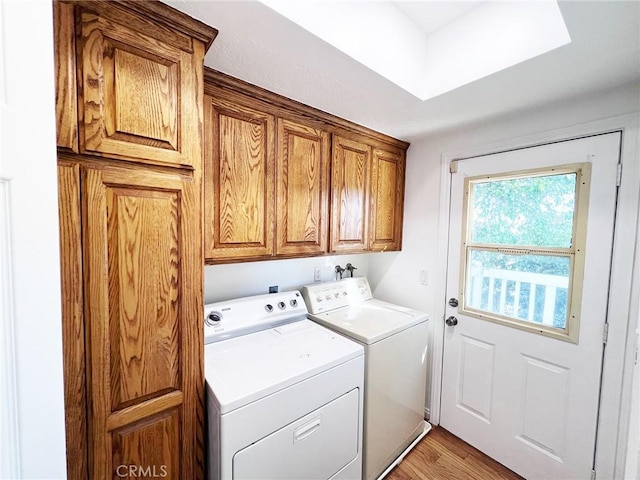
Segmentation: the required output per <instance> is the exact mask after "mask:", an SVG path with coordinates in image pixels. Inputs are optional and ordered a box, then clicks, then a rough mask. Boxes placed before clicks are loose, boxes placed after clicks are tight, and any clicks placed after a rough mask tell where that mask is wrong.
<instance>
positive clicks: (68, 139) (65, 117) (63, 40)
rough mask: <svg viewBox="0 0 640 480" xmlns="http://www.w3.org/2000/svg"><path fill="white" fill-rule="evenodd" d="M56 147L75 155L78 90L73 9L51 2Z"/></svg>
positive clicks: (68, 5)
mask: <svg viewBox="0 0 640 480" xmlns="http://www.w3.org/2000/svg"><path fill="white" fill-rule="evenodd" d="M53 19H54V20H53V35H54V67H55V77H56V127H57V128H56V132H57V144H58V147H60V148H64V149H68V150H71V151H72V152H76V153H77V152H78V90H77V82H76V52H75V38H74V26H73V24H74V12H73V5H71V4H69V3H62V2H53Z"/></svg>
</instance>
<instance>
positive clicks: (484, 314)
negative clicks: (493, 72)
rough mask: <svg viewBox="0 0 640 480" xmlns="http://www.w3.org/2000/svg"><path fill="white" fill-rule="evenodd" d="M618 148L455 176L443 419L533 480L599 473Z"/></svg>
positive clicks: (458, 167) (538, 157)
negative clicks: (599, 426)
mask: <svg viewBox="0 0 640 480" xmlns="http://www.w3.org/2000/svg"><path fill="white" fill-rule="evenodd" d="M619 151H620V134H619V133H611V134H606V135H599V136H593V137H587V138H582V139H578V140H571V141H565V142H559V143H554V144H549V145H543V146H538V147H531V148H525V149H521V150H516V151H510V152H505V153H499V154H493V155H486V156H482V157H476V158H472V159H467V160H460V161H457V162H455V164H454V167H453V168H452V171H455V173H453V174H452V185H451V215H450V234H449V242H450V243H449V258H448V277H447V302H448V304H447V307H446V312H447V313H446V316H447V317H453V318H450V319H449V321H448V324H451V325H448V326H446V327H445V344H444V366H443V385H442V403H441V425H442V426H443V427H444V428H446V429H447V430H449V431H451V432H452V433H453V434H455V435H457V436H459V437H460V438H462V439H463V440H465V441H467V442H468V443H470V444H472V445H474V446H475V447H477V448H478V449H480V450H481V451H483V452H485V453H486V454H487V455H489V456H491V457H492V458H494V459H496V460H498V461H499V462H501V463H502V464H504V465H506V466H507V467H509V468H510V469H512V470H514V471H515V472H517V473H519V474H520V475H522V476H524V477H525V478H528V479H587V478H589V477H590V474H591V470H592V468H593V459H594V448H595V437H596V423H597V415H598V402H599V391H600V374H601V368H602V357H603V348H604V344H603V333H604V329H605V323H606V315H607V298H608V290H609V275H610V263H611V251H612V241H613V226H614V215H615V205H616V193H617V187H616V177H617V165H618V161H619ZM449 299H455V300H457V301H458V305H457V306H455V307H454V306H452V305H455V301H453V300H449ZM454 318H455V319H454ZM456 320H457V324H456ZM454 324H455V325H454Z"/></svg>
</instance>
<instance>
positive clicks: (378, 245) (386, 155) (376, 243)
mask: <svg viewBox="0 0 640 480" xmlns="http://www.w3.org/2000/svg"><path fill="white" fill-rule="evenodd" d="M404 164H405V162H404V152H402V151H400V150H398V151H385V150H381V149H378V148H376V149H374V150H373V162H372V168H371V172H372V175H371V216H370V218H371V226H370V228H369V238H370V241H369V248H370V249H371V250H375V251H384V250H400V247H401V243H402V210H403V199H404Z"/></svg>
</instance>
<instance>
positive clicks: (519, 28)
mask: <svg viewBox="0 0 640 480" xmlns="http://www.w3.org/2000/svg"><path fill="white" fill-rule="evenodd" d="M261 2H262V3H264V4H265V5H267V6H268V7H270V8H272V9H273V10H275V11H276V12H278V13H279V14H281V15H283V16H285V17H287V18H288V19H289V20H291V21H293V22H295V23H297V24H298V25H300V26H301V27H303V28H304V29H306V30H308V31H309V32H311V33H312V34H314V35H316V36H317V37H319V38H321V39H322V40H324V41H326V42H328V43H329V44H331V45H333V46H334V47H336V48H338V49H339V50H341V51H342V52H344V53H345V54H347V55H349V56H350V57H352V58H353V59H355V60H357V61H358V62H360V63H362V64H363V65H365V66H367V67H369V68H370V69H372V70H373V71H375V72H377V73H378V74H380V75H382V76H383V77H385V78H387V79H388V80H390V81H391V82H393V83H395V84H396V85H398V86H399V87H401V88H403V89H404V90H406V91H407V92H409V93H411V94H412V95H414V96H416V97H418V98H419V99H421V100H427V99H429V98H433V97H436V96H438V95H441V94H443V93H446V92H449V91H451V90H454V89H456V88H458V87H461V86H463V85H466V84H468V83H471V82H473V81H475V80H479V79H480V78H483V77H486V76H488V75H491V74H493V73H496V72H498V71H500V70H503V69H505V68H508V67H511V66H513V65H516V64H518V63H520V62H523V61H525V60H528V59H530V58H533V57H536V56H538V55H541V54H543V53H546V52H549V51H550V50H553V49H555V48H558V47H561V46H563V45H566V44H568V43H570V42H571V38H570V37H569V32H568V31H567V28H566V26H565V24H564V20H563V18H562V14H561V12H560V9H559V7H558V4H557V2H556V1H551V0H547V1H539V0H538V1H478V0H475V1H467V2H455V3H458V5H453V2H446V1H440V2H430V1H407V2H393V1H348V0H261ZM447 4H449V5H448V6H447ZM461 4H466V5H461ZM453 8H455V9H456V10H452V9H453ZM425 10H426V11H425ZM429 10H431V11H429ZM421 12H422V13H423V14H422V15H420V13H421ZM412 13H415V14H414V15H412ZM434 16H438V18H440V19H441V23H440V25H438V23H437V22H436V23H435V24H434V22H433V18H434ZM452 16H454V18H452ZM421 19H429V21H430V24H429V25H428V26H425V22H424V21H421ZM310 54H311V55H312V52H310Z"/></svg>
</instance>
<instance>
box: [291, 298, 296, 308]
mask: <svg viewBox="0 0 640 480" xmlns="http://www.w3.org/2000/svg"><path fill="white" fill-rule="evenodd" d="M289 305H291V306H292V307H294V308H295V307H297V306H298V300H296V299H295V298H294V299H293V300H291V301H290V302H289Z"/></svg>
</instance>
